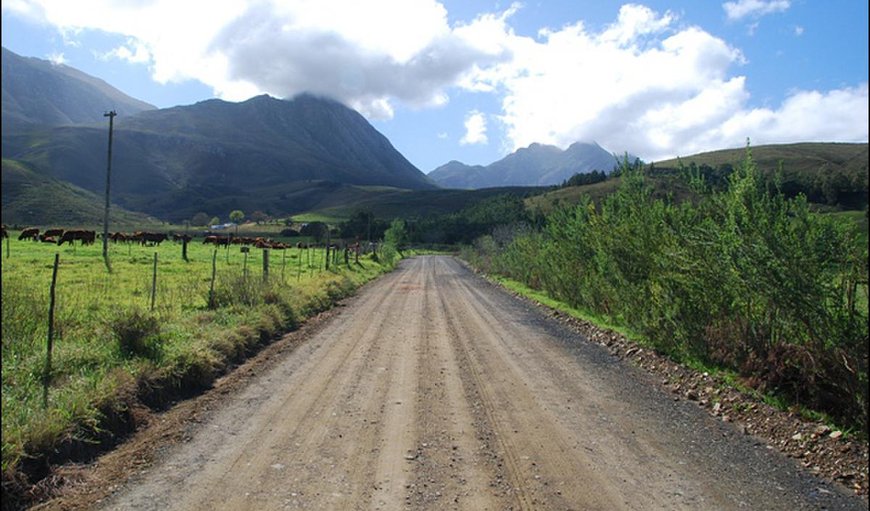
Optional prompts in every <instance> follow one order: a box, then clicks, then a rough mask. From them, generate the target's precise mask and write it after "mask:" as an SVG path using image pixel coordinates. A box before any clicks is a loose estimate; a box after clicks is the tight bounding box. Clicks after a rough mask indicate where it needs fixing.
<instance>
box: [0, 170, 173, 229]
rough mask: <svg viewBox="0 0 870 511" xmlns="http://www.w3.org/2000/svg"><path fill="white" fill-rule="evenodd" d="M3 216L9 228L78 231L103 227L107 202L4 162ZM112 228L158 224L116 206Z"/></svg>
mask: <svg viewBox="0 0 870 511" xmlns="http://www.w3.org/2000/svg"><path fill="white" fill-rule="evenodd" d="M2 175H3V189H2V198H0V202H2V209H3V211H2V215H3V223H4V224H7V225H10V226H12V225H17V226H20V227H25V226H54V227H77V226H82V227H84V226H90V227H93V226H98V225H102V224H103V214H104V207H105V203H104V202H103V201H104V199H103V198H102V197H100V196H98V195H96V194H94V193H91V192H89V191H87V190H83V189H81V188H79V187H77V186H74V185H71V184H69V183H65V182H63V181H59V180H57V179H53V178H51V177H46V176H43V175H41V174H38V173H36V172H33V171H32V170H30V169H28V168H27V167H26V166H25V165H23V164H21V163H19V162H15V161H10V160H3V164H2ZM109 212H110V216H109V220H110V223H111V226H112V228H118V227H119V226H142V225H146V224H153V223H156V222H157V220H156V219H154V218H149V217H147V216H146V215H143V214H141V213H133V212H130V211H127V210H124V209H122V208H120V207H119V206H117V205H116V204H113V205H112V207H111V208H110V210H109Z"/></svg>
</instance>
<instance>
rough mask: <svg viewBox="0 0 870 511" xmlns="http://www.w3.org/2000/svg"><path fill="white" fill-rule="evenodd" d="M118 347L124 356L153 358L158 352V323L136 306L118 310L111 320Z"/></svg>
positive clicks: (153, 317) (152, 316) (154, 317)
mask: <svg viewBox="0 0 870 511" xmlns="http://www.w3.org/2000/svg"><path fill="white" fill-rule="evenodd" d="M111 330H112V332H113V333H114V335H115V338H116V339H117V341H118V347H119V349H120V350H121V353H123V354H124V355H126V356H144V357H147V358H154V357H156V356H157V355H159V353H160V337H159V334H160V323H159V322H158V320H157V317H156V316H154V315H153V314H150V313H148V312H145V311H143V310H141V309H138V308H130V309H124V310H121V311H119V312H118V313H117V314H116V315H115V316H114V318H113V319H112V321H111Z"/></svg>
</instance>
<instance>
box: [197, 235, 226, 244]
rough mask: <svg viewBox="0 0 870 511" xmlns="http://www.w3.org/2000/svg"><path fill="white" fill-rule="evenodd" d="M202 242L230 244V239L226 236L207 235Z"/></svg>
mask: <svg viewBox="0 0 870 511" xmlns="http://www.w3.org/2000/svg"><path fill="white" fill-rule="evenodd" d="M202 243H203V245H205V244H207V243H211V244H213V245H218V246H229V244H230V239H229V238H228V237H226V236H206V237H205V239H204V240H202Z"/></svg>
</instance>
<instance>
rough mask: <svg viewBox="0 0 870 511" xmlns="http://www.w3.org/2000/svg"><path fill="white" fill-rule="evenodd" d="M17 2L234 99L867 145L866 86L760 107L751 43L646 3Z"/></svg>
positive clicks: (698, 136)
mask: <svg viewBox="0 0 870 511" xmlns="http://www.w3.org/2000/svg"><path fill="white" fill-rule="evenodd" d="M2 5H3V14H4V16H5V15H7V14H8V13H13V14H16V15H20V16H26V17H28V18H30V19H33V20H37V21H39V22H42V23H46V24H49V25H52V26H55V27H56V28H57V29H58V30H59V32H60V33H61V34H63V35H64V38H65V40H68V41H69V42H71V43H72V42H75V40H76V38H77V37H79V34H81V33H82V32H83V31H86V30H100V31H104V32H108V33H112V34H119V35H121V36H123V39H121V40H123V41H124V42H123V43H122V44H120V45H118V46H117V47H116V48H114V49H112V50H111V51H109V52H107V53H104V55H107V56H109V57H110V58H117V59H121V60H124V61H127V62H131V63H133V62H135V63H138V65H146V66H148V69H149V70H150V72H151V73H152V77H153V78H154V80H156V81H157V82H160V83H166V82H182V81H185V80H191V79H195V80H199V81H201V82H202V83H205V84H207V85H208V86H210V87H212V88H213V90H214V93H215V95H217V96H218V97H222V98H224V99H227V100H233V101H238V100H244V99H247V98H249V97H251V96H253V95H256V94H261V93H268V94H271V95H273V96H277V97H290V96H293V95H295V94H297V93H299V92H303V91H309V92H314V93H318V94H323V95H327V96H331V97H334V98H336V99H338V100H340V101H343V102H344V103H346V104H347V105H349V106H351V107H353V108H355V109H357V110H359V111H360V112H361V113H363V114H364V115H366V116H368V117H369V118H370V119H389V118H391V117H392V116H393V113H394V110H395V109H396V107H397V106H398V105H403V106H406V107H410V108H435V107H442V106H444V105H446V104H448V103H449V101H450V96H449V94H450V93H451V92H453V91H455V90H456V89H457V88H458V89H463V90H465V91H471V92H474V93H478V94H485V95H492V96H495V97H496V98H497V99H498V101H499V102H500V109H499V111H489V112H482V111H474V112H471V113H470V114H469V115H468V116H467V117H466V133H465V136H464V137H462V139H461V140H462V143H463V144H476V143H488V138H487V121H488V120H489V121H492V120H496V122H499V123H500V124H501V126H499V128H503V132H504V133H505V137H506V139H505V140H499V141H498V143H500V144H503V145H504V146H505V148H506V149H507V150H515V149H517V148H519V147H525V146H527V145H529V144H531V143H533V142H538V143H548V144H554V145H558V146H561V147H567V146H568V145H570V144H571V143H573V142H575V141H578V140H585V141H590V140H595V141H598V142H599V143H601V145H602V146H604V147H606V148H608V149H610V150H613V151H618V152H621V151H630V152H632V153H634V154H637V155H639V156H641V157H643V158H645V159H648V160H654V159H660V158H666V157H671V156H675V155H677V154H690V153H692V152H697V151H702V150H711V149H718V148H721V147H727V146H741V145H742V144H743V141H745V139H746V137H750V138H751V140H752V141H753V143H762V142H764V141H768V142H772V141H783V142H795V141H802V140H826V141H866V140H867V131H868V128H867V126H868V123H867V113H866V112H867V110H868V100H867V84H866V83H864V84H862V85H858V86H854V84H853V86H852V87H845V86H844V87H843V88H841V89H839V90H834V91H793V92H791V93H790V95H789V96H788V97H787V98H786V100H784V101H783V102H782V103H781V104H780V105H779V106H773V107H770V108H754V107H752V106H750V104H749V102H750V98H751V94H750V91H749V90H748V89H747V83H748V80H747V78H746V77H745V76H742V75H740V74H739V73H738V72H735V70H739V69H740V66H741V65H742V64H744V63H745V59H744V57H743V54H742V52H741V51H740V49H738V48H735V47H733V46H732V45H730V44H729V43H728V42H726V41H725V40H723V39H721V38H719V37H717V36H714V35H712V34H711V33H709V32H707V31H705V30H704V29H703V28H700V27H697V26H691V25H689V24H687V23H685V22H682V21H681V20H679V18H678V16H677V15H676V14H674V13H671V12H664V13H659V12H656V11H654V10H652V9H650V8H648V7H645V6H643V5H637V4H628V5H623V6H622V7H621V8H620V10H619V12H618V13H617V14H616V15H615V20H614V21H613V23H611V24H609V25H607V26H605V27H604V28H602V29H601V30H598V31H594V30H590V29H588V28H587V26H586V25H585V24H584V23H583V22H582V21H581V20H578V21H576V22H574V23H569V24H567V25H564V26H562V27H561V28H558V29H541V30H540V31H539V33H537V34H536V35H535V37H526V36H522V35H518V34H517V33H516V32H515V31H514V30H513V28H512V26H511V23H512V20H513V19H514V17H516V16H520V15H522V8H521V7H520V6H519V5H518V4H512V5H511V6H510V7H508V8H507V9H505V10H503V11H500V12H495V13H483V14H480V15H479V16H478V17H477V18H475V19H473V20H470V21H467V22H460V23H456V24H454V25H453V26H451V25H450V24H449V22H448V18H447V12H446V10H445V8H444V6H443V5H442V4H441V3H440V2H438V1H437V0H373V1H371V2H358V1H356V0H297V1H295V2H292V3H291V2H283V1H279V0H256V1H253V2H248V1H245V0H213V1H212V2H209V4H208V8H203V7H202V5H203V4H201V3H198V2H177V1H176V0H148V1H145V0H117V1H113V0H80V1H77V2H69V1H67V0H4V1H3V4H2ZM723 7H724V8H725V10H726V13H727V14H728V16H729V18H733V19H743V18H748V19H750V20H753V21H754V20H757V19H758V18H759V17H760V16H762V15H764V14H768V13H772V12H780V11H783V10H785V9H788V8H789V2H787V1H782V0H780V1H766V2H763V1H760V0H741V1H734V2H726V3H725V4H723ZM795 33H796V34H798V35H799V34H800V30H797V29H796V32H795ZM480 104H486V103H480ZM499 131H502V130H501V129H500V130H499Z"/></svg>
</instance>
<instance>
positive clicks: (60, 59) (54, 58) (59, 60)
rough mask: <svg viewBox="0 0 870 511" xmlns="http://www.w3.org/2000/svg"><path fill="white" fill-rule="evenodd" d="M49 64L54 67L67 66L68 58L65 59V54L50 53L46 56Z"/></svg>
mask: <svg viewBox="0 0 870 511" xmlns="http://www.w3.org/2000/svg"><path fill="white" fill-rule="evenodd" d="M46 58H48V60H49V62H51V63H52V64H54V65H60V64H66V58H64V56H63V53H62V52H61V53H50V54H48V55H47V56H46Z"/></svg>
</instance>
